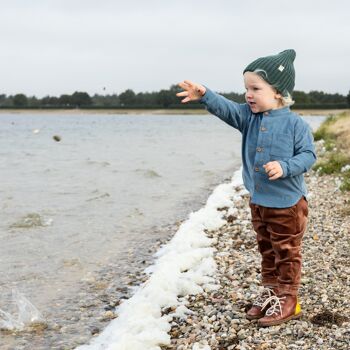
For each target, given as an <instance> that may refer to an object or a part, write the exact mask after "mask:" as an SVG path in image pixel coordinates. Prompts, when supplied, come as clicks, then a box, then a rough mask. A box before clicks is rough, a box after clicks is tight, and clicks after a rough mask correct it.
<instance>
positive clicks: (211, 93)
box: [199, 85, 214, 103]
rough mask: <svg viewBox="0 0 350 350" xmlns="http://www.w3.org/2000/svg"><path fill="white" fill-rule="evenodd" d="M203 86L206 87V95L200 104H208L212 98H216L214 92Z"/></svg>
mask: <svg viewBox="0 0 350 350" xmlns="http://www.w3.org/2000/svg"><path fill="white" fill-rule="evenodd" d="M203 86H204V87H205V94H204V95H203V96H202V97H201V99H200V100H199V103H206V102H207V101H208V100H209V99H210V97H213V96H214V92H213V91H211V90H210V89H208V88H207V87H206V86H205V85H203Z"/></svg>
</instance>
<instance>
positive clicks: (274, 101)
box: [243, 72, 283, 113]
mask: <svg viewBox="0 0 350 350" xmlns="http://www.w3.org/2000/svg"><path fill="white" fill-rule="evenodd" d="M243 77H244V85H245V88H246V93H245V99H246V101H247V103H248V104H249V106H250V109H251V110H252V112H253V113H260V112H264V111H268V110H270V109H277V108H281V107H283V105H282V102H281V97H282V96H281V94H279V93H277V91H276V89H275V88H273V87H272V86H271V85H270V84H269V83H267V82H266V81H265V80H264V79H263V78H261V77H260V76H259V75H258V74H256V73H253V72H245V73H244V75H243Z"/></svg>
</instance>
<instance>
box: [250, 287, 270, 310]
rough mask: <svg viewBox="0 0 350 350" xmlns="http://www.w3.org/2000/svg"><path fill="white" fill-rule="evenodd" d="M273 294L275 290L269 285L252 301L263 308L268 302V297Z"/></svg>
mask: <svg viewBox="0 0 350 350" xmlns="http://www.w3.org/2000/svg"><path fill="white" fill-rule="evenodd" d="M274 296H275V292H274V291H273V289H272V288H271V287H265V288H264V289H263V290H262V291H261V293H260V294H259V295H258V297H257V298H256V300H255V301H254V303H253V305H254V306H259V307H261V308H262V309H263V308H265V307H266V305H267V304H268V303H269V302H270V299H271V298H272V297H274Z"/></svg>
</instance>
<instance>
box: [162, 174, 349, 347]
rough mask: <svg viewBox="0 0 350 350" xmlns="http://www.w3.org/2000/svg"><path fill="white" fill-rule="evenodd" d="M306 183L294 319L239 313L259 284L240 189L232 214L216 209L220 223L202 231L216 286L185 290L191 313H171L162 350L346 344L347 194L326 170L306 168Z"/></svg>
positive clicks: (245, 204) (251, 234) (245, 198)
mask: <svg viewBox="0 0 350 350" xmlns="http://www.w3.org/2000/svg"><path fill="white" fill-rule="evenodd" d="M306 182H307V185H308V191H309V198H308V200H309V222H308V229H307V231H306V233H305V236H304V239H303V274H302V281H301V288H300V293H299V298H300V303H301V307H302V311H303V316H302V317H301V319H299V320H293V321H290V322H288V323H285V324H282V325H278V326H273V327H268V328H259V327H258V326H257V322H256V321H248V320H247V319H246V318H245V312H246V310H247V309H248V308H249V306H250V305H251V301H252V300H254V297H255V296H256V295H257V293H258V291H259V288H261V287H260V257H259V253H258V250H257V246H256V243H255V234H254V231H253V228H252V225H251V223H250V209H249V205H248V196H247V195H243V196H242V201H241V202H240V203H239V204H238V205H237V204H236V208H237V209H238V210H237V212H236V213H235V214H234V215H227V214H226V213H227V212H228V210H229V208H222V212H223V214H224V215H225V219H226V220H227V223H226V224H225V225H224V226H222V227H221V228H220V229H218V230H214V231H208V232H207V235H208V237H210V238H213V239H214V242H215V245H214V246H215V249H216V251H215V253H214V258H215V262H216V264H217V274H216V277H215V278H216V282H217V283H218V284H219V285H220V289H218V290H216V291H210V292H203V293H200V294H197V295H188V296H186V297H185V299H186V303H187V305H186V306H187V308H188V309H189V310H191V311H192V313H191V314H190V315H188V317H186V318H174V319H173V322H172V323H171V331H170V334H171V345H170V346H164V347H162V350H166V349H177V350H185V349H193V350H199V349H204V350H209V349H216V350H224V349H227V350H231V349H240V350H249V349H258V350H263V349H279V350H283V349H325V350H326V349H327V350H329V349H344V350H345V349H349V348H350V308H349V306H350V302H349V300H350V259H349V254H348V252H349V244H350V215H349V205H350V200H349V195H348V194H346V193H342V192H340V191H339V189H338V186H339V181H338V179H337V178H335V177H332V176H319V175H318V174H317V173H316V172H314V171H310V172H309V173H308V174H307V175H306ZM237 190H238V189H237ZM171 312H172V310H171V308H170V309H169V310H164V313H170V314H171Z"/></svg>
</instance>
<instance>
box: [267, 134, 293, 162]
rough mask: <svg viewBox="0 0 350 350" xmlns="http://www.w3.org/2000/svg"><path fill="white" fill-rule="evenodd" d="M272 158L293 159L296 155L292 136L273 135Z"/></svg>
mask: <svg viewBox="0 0 350 350" xmlns="http://www.w3.org/2000/svg"><path fill="white" fill-rule="evenodd" d="M270 155H271V156H276V157H280V158H291V157H293V155H294V145H293V138H292V135H290V134H273V135H272V142H271V150H270Z"/></svg>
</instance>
